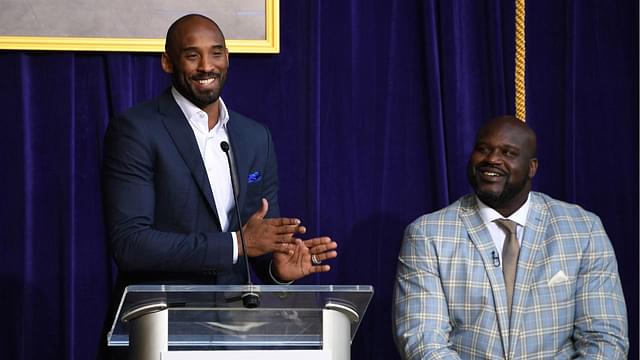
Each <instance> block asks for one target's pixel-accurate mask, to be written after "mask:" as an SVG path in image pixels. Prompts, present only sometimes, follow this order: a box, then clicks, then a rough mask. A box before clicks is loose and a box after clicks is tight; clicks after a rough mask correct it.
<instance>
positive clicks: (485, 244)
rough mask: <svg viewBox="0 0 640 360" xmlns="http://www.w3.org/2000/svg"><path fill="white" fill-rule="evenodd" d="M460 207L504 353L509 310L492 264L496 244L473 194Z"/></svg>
mask: <svg viewBox="0 0 640 360" xmlns="http://www.w3.org/2000/svg"><path fill="white" fill-rule="evenodd" d="M460 208H461V212H460V219H461V220H462V223H463V224H464V227H465V229H466V230H467V233H468V234H469V239H470V240H471V242H472V243H473V244H474V246H475V247H476V249H477V251H478V253H479V254H480V257H481V258H482V262H483V263H484V269H485V271H486V273H487V276H488V277H489V284H488V286H490V287H491V293H492V294H493V302H494V304H496V309H495V313H496V315H497V317H498V328H499V329H500V334H499V336H500V339H501V340H502V349H503V351H504V353H505V354H507V349H508V348H507V346H508V339H509V334H508V333H509V312H508V309H507V295H506V289H505V286H504V280H503V279H502V269H501V268H500V267H496V266H494V265H493V257H494V255H495V254H494V253H493V252H495V251H496V246H495V244H494V243H493V239H492V238H491V234H490V233H489V230H488V229H487V227H486V225H485V224H484V222H483V221H482V218H481V217H480V213H479V212H478V205H477V202H476V198H475V196H474V195H469V196H466V197H464V198H463V199H462V201H461V204H460ZM496 335H498V334H496ZM496 337H497V336H496Z"/></svg>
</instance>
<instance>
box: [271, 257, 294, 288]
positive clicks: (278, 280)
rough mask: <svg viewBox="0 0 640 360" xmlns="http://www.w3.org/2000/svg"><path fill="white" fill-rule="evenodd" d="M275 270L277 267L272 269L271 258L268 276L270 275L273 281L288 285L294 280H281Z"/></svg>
mask: <svg viewBox="0 0 640 360" xmlns="http://www.w3.org/2000/svg"><path fill="white" fill-rule="evenodd" d="M277 270H278V269H277V268H276V269H275V271H274V266H273V260H271V261H270V262H269V276H270V277H271V280H273V282H275V283H276V284H277V285H290V284H292V283H293V282H294V280H291V281H287V280H281V279H282V278H281V277H280V276H279V274H278V271H277Z"/></svg>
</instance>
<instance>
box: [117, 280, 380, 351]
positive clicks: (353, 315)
mask: <svg viewBox="0 0 640 360" xmlns="http://www.w3.org/2000/svg"><path fill="white" fill-rule="evenodd" d="M249 291H252V292H257V293H259V294H260V300H261V301H260V306H259V307H257V308H254V309H248V308H245V307H244V306H243V305H242V299H241V297H242V295H243V294H246V293H247V292H249ZM372 296H373V287H372V286H362V285H251V286H249V285H131V286H128V287H127V288H126V289H125V291H124V294H123V296H122V299H121V301H120V304H119V307H118V312H117V314H116V316H115V319H114V322H113V325H112V327H111V329H110V331H109V333H108V335H107V342H108V345H109V346H110V347H128V352H129V358H130V359H136V360H138V359H140V360H147V359H149V360H160V359H161V360H178V359H195V360H198V359H223V360H240V359H260V360H269V359H278V360H288V359H304V360H348V359H350V358H351V341H352V339H353V338H354V336H355V334H356V331H357V330H358V326H359V324H360V321H361V320H362V318H363V316H364V314H365V312H366V309H367V306H368V305H369V302H370V301H371V298H372Z"/></svg>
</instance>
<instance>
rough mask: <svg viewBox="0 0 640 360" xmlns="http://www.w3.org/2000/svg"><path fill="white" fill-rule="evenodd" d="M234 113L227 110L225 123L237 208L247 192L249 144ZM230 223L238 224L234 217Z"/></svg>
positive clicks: (241, 206) (242, 204)
mask: <svg viewBox="0 0 640 360" xmlns="http://www.w3.org/2000/svg"><path fill="white" fill-rule="evenodd" d="M237 122H238V120H237V118H236V117H235V115H234V113H233V112H231V111H229V122H228V123H227V133H228V135H229V146H230V148H231V151H230V153H231V156H232V158H231V160H232V162H233V164H232V165H233V166H234V167H235V172H236V177H237V179H236V181H237V191H238V204H237V206H238V208H239V209H243V208H244V201H245V198H246V194H247V179H248V176H249V166H250V163H249V159H250V153H249V149H250V146H249V145H250V144H245V143H244V142H245V141H246V136H244V135H243V133H242V127H241V126H239V124H238V123H237ZM231 224H232V225H235V226H238V224H237V221H236V219H235V217H233V221H231Z"/></svg>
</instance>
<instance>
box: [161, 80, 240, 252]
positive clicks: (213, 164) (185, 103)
mask: <svg viewBox="0 0 640 360" xmlns="http://www.w3.org/2000/svg"><path fill="white" fill-rule="evenodd" d="M171 94H172V95H173V98H174V99H175V101H176V103H178V106H179V107H180V110H182V113H183V114H184V116H185V117H186V118H187V121H188V122H189V125H190V126H191V129H192V130H193V134H194V135H195V137H196V142H197V143H198V149H200V155H201V156H202V161H203V163H204V167H205V169H206V170H207V177H208V178H209V184H210V185H211V191H212V192H213V198H214V200H215V204H216V210H217V211H218V219H219V220H220V226H221V227H222V231H228V230H229V216H231V215H232V211H233V206H234V204H233V202H234V201H233V188H232V185H231V175H230V171H229V163H228V161H227V156H226V155H225V153H224V152H223V151H222V149H221V148H220V143H221V142H222V141H226V142H229V136H228V134H227V123H228V122H229V112H228V110H227V107H226V106H225V104H224V101H222V98H219V99H218V100H219V102H220V114H219V115H218V122H217V123H216V125H215V126H214V127H213V129H211V130H209V115H207V113H206V112H204V111H202V109H200V108H199V107H197V106H195V105H194V104H193V103H192V102H190V101H189V100H187V99H186V98H185V97H184V96H182V94H180V93H179V92H178V91H177V90H176V89H175V88H174V87H172V88H171ZM231 236H232V237H233V263H234V264H235V263H236V262H237V261H238V244H237V239H236V233H235V232H232V233H231Z"/></svg>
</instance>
